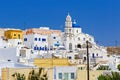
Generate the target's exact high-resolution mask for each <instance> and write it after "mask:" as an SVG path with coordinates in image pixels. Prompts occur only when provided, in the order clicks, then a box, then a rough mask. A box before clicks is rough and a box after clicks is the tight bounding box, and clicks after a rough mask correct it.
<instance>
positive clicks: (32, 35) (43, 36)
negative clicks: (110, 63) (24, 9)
mask: <svg viewBox="0 0 120 80" xmlns="http://www.w3.org/2000/svg"><path fill="white" fill-rule="evenodd" d="M24 44H25V46H27V47H28V48H32V49H33V50H34V51H37V52H38V51H39V52H38V53H39V54H41V53H48V52H49V51H51V50H56V48H57V47H58V46H59V45H61V31H59V30H49V28H38V29H28V30H26V34H24Z"/></svg>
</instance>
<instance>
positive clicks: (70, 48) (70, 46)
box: [69, 43, 72, 51]
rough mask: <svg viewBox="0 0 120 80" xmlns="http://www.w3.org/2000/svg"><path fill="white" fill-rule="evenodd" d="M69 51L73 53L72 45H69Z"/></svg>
mask: <svg viewBox="0 0 120 80" xmlns="http://www.w3.org/2000/svg"><path fill="white" fill-rule="evenodd" d="M69 50H70V51H72V43H69Z"/></svg>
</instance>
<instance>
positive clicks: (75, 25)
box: [72, 20, 80, 28]
mask: <svg viewBox="0 0 120 80" xmlns="http://www.w3.org/2000/svg"><path fill="white" fill-rule="evenodd" d="M72 27H73V28H80V25H78V24H77V23H76V21H75V20H74V22H73V24H72Z"/></svg>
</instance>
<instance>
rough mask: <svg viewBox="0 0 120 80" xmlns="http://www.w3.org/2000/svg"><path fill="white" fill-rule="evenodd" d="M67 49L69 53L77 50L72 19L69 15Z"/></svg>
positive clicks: (66, 36)
mask: <svg viewBox="0 0 120 80" xmlns="http://www.w3.org/2000/svg"><path fill="white" fill-rule="evenodd" d="M65 47H66V50H67V51H73V50H74V49H75V45H74V34H73V28H72V18H71V16H70V14H69V13H68V15H67V17H66V21H65Z"/></svg>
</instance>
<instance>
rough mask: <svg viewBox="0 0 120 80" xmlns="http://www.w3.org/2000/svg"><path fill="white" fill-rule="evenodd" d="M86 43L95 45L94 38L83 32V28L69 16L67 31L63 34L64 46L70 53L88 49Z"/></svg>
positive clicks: (66, 23) (67, 18) (66, 24)
mask: <svg viewBox="0 0 120 80" xmlns="http://www.w3.org/2000/svg"><path fill="white" fill-rule="evenodd" d="M86 41H89V42H90V43H91V44H93V45H95V44H96V43H95V42H94V37H93V36H90V35H89V34H85V33H83V32H82V28H81V27H80V25H78V24H77V22H76V21H75V20H74V21H72V18H71V16H70V15H69V14H68V15H67V17H66V21H65V29H64V33H63V44H64V46H65V48H66V50H67V51H68V52H73V51H75V50H80V49H81V48H85V47H86Z"/></svg>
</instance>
